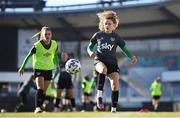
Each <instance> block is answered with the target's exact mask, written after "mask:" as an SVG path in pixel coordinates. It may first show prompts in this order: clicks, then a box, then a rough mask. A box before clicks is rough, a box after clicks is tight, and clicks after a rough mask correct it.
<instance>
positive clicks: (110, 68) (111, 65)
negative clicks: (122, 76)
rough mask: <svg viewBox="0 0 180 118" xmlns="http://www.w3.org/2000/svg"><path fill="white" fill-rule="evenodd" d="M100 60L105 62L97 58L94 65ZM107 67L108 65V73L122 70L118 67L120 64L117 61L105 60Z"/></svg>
mask: <svg viewBox="0 0 180 118" xmlns="http://www.w3.org/2000/svg"><path fill="white" fill-rule="evenodd" d="M98 62H103V61H100V60H95V61H94V65H96V64H97V63H98ZM103 63H104V64H105V65H106V67H107V75H109V74H111V73H113V72H118V73H119V72H120V69H119V67H118V64H117V63H108V62H103Z"/></svg>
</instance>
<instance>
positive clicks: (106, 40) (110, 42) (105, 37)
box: [90, 32, 125, 64]
mask: <svg viewBox="0 0 180 118" xmlns="http://www.w3.org/2000/svg"><path fill="white" fill-rule="evenodd" d="M90 41H91V43H92V44H97V58H98V60H100V61H102V62H106V63H112V64H115V63H117V57H116V48H117V46H119V47H120V48H123V47H124V46H125V41H124V40H123V39H122V38H121V37H120V36H119V35H118V34H116V33H115V32H113V33H105V32H97V33H95V34H94V35H93V37H92V38H91V40H90Z"/></svg>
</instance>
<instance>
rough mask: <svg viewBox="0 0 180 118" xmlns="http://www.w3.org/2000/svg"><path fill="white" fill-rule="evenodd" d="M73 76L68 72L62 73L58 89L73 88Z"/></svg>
mask: <svg viewBox="0 0 180 118" xmlns="http://www.w3.org/2000/svg"><path fill="white" fill-rule="evenodd" d="M72 88H73V83H72V77H71V75H70V74H68V73H61V74H60V76H59V79H58V89H72Z"/></svg>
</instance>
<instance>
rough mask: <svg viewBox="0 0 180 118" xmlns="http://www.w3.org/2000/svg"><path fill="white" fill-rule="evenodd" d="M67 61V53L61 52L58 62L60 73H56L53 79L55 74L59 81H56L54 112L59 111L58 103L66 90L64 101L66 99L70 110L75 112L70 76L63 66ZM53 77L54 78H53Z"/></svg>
mask: <svg viewBox="0 0 180 118" xmlns="http://www.w3.org/2000/svg"><path fill="white" fill-rule="evenodd" d="M68 59H69V55H68V53H67V52H62V53H61V60H60V61H59V66H60V71H59V72H58V71H57V72H56V74H55V77H56V75H57V73H59V74H60V76H59V79H58V91H57V98H56V100H55V108H54V111H59V103H60V101H61V97H62V94H63V90H64V89H66V91H65V92H67V93H66V94H67V95H66V99H67V98H68V99H69V100H70V103H71V106H72V110H73V111H75V110H76V108H75V107H76V102H75V99H74V86H73V82H72V76H71V74H69V73H68V72H67V71H66V70H65V64H66V62H67V61H68ZM55 77H54V78H55ZM64 107H66V106H64Z"/></svg>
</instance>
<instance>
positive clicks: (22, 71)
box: [18, 68, 24, 76]
mask: <svg viewBox="0 0 180 118" xmlns="http://www.w3.org/2000/svg"><path fill="white" fill-rule="evenodd" d="M18 73H19V75H20V76H21V75H23V73H24V69H23V68H20V69H19V70H18Z"/></svg>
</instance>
